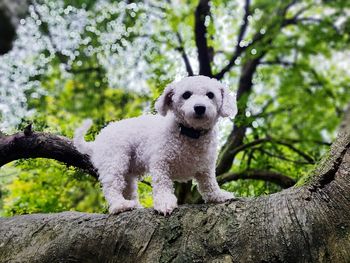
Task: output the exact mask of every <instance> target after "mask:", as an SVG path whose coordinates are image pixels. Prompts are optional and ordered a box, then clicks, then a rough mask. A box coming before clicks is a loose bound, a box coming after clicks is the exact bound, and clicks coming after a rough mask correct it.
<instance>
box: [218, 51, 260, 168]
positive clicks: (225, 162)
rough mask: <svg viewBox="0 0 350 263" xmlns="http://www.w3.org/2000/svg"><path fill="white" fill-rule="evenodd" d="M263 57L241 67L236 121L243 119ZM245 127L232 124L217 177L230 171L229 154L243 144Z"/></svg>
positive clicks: (219, 162) (230, 155) (231, 156)
mask: <svg viewBox="0 0 350 263" xmlns="http://www.w3.org/2000/svg"><path fill="white" fill-rule="evenodd" d="M264 55H265V53H262V54H261V55H260V56H259V57H258V58H255V59H252V60H249V61H247V62H246V63H245V64H244V65H243V66H242V71H241V77H240V80H239V84H238V90H237V101H238V105H239V109H238V114H237V116H236V119H238V120H244V119H245V112H246V108H247V102H248V97H249V95H250V93H251V91H252V87H253V76H254V73H255V71H256V68H257V66H258V65H259V63H260V59H261V58H262V57H263V56H264ZM247 127H248V126H247V123H244V124H242V123H240V124H236V123H235V124H234V126H233V129H232V131H231V133H230V135H229V136H228V138H227V140H226V143H225V144H224V146H223V147H222V150H221V151H220V154H219V159H218V163H217V167H216V174H217V175H220V174H223V173H225V172H227V171H228V170H229V169H230V167H231V165H232V162H233V159H234V155H232V154H231V153H230V152H231V151H232V149H235V148H236V147H238V146H240V145H241V144H242V143H243V139H244V136H245V132H246V129H247Z"/></svg>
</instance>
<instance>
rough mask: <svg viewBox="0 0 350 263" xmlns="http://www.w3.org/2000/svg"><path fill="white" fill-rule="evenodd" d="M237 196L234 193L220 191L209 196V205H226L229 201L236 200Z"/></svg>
mask: <svg viewBox="0 0 350 263" xmlns="http://www.w3.org/2000/svg"><path fill="white" fill-rule="evenodd" d="M234 198H235V196H234V195H233V193H230V192H227V191H224V190H220V191H218V192H214V193H212V194H211V195H210V196H208V199H207V202H208V203H224V202H225V201H227V200H231V199H234Z"/></svg>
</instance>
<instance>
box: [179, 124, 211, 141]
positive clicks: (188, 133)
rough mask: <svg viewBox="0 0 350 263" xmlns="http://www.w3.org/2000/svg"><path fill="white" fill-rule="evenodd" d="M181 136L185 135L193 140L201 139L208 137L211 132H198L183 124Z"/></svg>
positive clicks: (180, 126) (181, 125) (180, 125)
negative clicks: (204, 136)
mask: <svg viewBox="0 0 350 263" xmlns="http://www.w3.org/2000/svg"><path fill="white" fill-rule="evenodd" d="M179 128H180V134H182V135H185V136H187V137H189V138H191V139H199V137H201V136H203V135H206V134H207V133H208V131H209V130H196V129H194V128H191V127H186V126H184V125H183V124H182V123H180V124H179Z"/></svg>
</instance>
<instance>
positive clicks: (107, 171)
mask: <svg viewBox="0 0 350 263" xmlns="http://www.w3.org/2000/svg"><path fill="white" fill-rule="evenodd" d="M155 108H156V110H157V112H158V113H159V114H157V115H144V116H140V117H137V118H131V119H126V120H121V121H118V122H112V123H110V124H109V125H108V126H107V127H105V128H104V129H102V130H101V132H100V134H99V135H97V137H96V139H95V141H93V142H86V141H85V140H84V134H85V133H86V131H87V130H88V129H89V128H90V126H91V124H92V122H91V120H88V121H85V123H84V124H83V125H82V127H81V128H79V129H77V130H76V133H75V136H74V145H75V146H76V148H77V149H78V150H79V151H80V152H81V153H84V154H88V155H89V156H90V158H91V161H92V163H93V165H94V166H95V167H96V168H97V170H98V173H99V178H100V181H101V183H102V187H103V192H104V195H105V197H106V200H107V201H108V204H109V212H110V213H119V212H122V211H125V210H130V209H134V208H137V207H141V205H140V203H139V201H138V197H137V181H138V179H140V177H141V176H142V175H144V174H145V173H149V174H150V175H151V176H152V186H153V200H154V209H155V210H157V211H158V212H160V213H162V214H165V215H166V214H170V213H171V212H172V211H173V210H174V208H176V207H177V199H176V197H175V195H174V187H173V181H180V182H186V181H188V180H191V179H195V180H196V182H197V184H198V190H199V192H200V194H201V195H202V197H203V199H204V200H205V201H206V202H214V203H220V202H224V201H226V200H229V199H232V198H233V195H232V194H231V193H229V192H226V191H224V190H221V189H220V188H219V185H218V183H217V182H216V179H215V163H216V157H217V154H216V151H217V136H216V130H215V129H214V126H215V124H216V122H217V120H218V118H219V117H220V116H221V117H228V116H231V117H233V116H234V115H235V114H236V112H237V108H236V101H235V97H233V96H231V95H230V94H229V93H228V90H227V88H226V87H225V86H224V85H222V84H221V83H220V82H218V81H217V80H215V79H211V78H208V77H205V76H194V77H186V78H184V79H182V80H181V81H179V82H175V83H171V84H170V85H169V86H167V87H166V88H165V90H164V92H163V94H162V95H161V96H160V97H159V98H158V100H157V102H156V104H155Z"/></svg>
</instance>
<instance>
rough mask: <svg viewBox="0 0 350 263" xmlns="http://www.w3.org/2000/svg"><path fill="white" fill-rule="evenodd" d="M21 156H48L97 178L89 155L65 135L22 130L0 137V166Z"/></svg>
mask: <svg viewBox="0 0 350 263" xmlns="http://www.w3.org/2000/svg"><path fill="white" fill-rule="evenodd" d="M22 158H49V159H54V160H57V161H59V162H63V163H65V164H67V165H68V166H74V167H77V168H80V169H82V170H84V171H86V172H88V173H89V174H91V175H92V176H93V177H95V178H97V177H98V175H97V171H96V170H95V168H94V167H93V165H92V164H91V162H90V160H89V157H88V156H87V155H83V154H81V153H80V152H78V151H77V150H76V149H75V147H74V146H73V142H72V141H71V140H69V139H68V138H66V137H63V136H58V135H54V134H50V133H44V132H33V131H30V132H29V131H28V130H27V131H24V132H19V133H16V134H13V135H7V136H2V137H0V167H1V166H3V165H5V164H7V163H9V162H12V161H15V160H18V159H22Z"/></svg>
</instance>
